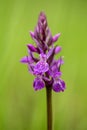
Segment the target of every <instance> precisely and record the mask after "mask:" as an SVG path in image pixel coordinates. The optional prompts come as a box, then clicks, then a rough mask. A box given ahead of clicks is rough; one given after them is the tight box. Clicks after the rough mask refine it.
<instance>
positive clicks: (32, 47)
mask: <svg viewBox="0 0 87 130" xmlns="http://www.w3.org/2000/svg"><path fill="white" fill-rule="evenodd" d="M27 47H28V49H29V50H31V51H32V52H38V50H37V48H35V47H34V46H33V45H32V44H28V45H27Z"/></svg>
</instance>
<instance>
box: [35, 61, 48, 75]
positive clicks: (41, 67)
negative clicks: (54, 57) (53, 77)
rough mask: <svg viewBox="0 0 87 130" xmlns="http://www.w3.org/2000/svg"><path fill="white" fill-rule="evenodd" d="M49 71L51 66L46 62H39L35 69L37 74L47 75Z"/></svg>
mask: <svg viewBox="0 0 87 130" xmlns="http://www.w3.org/2000/svg"><path fill="white" fill-rule="evenodd" d="M48 70H49V65H48V63H46V62H44V61H39V62H37V64H36V65H35V67H34V73H35V74H41V73H45V72H47V71H48Z"/></svg>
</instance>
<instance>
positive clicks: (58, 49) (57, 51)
mask: <svg viewBox="0 0 87 130" xmlns="http://www.w3.org/2000/svg"><path fill="white" fill-rule="evenodd" d="M61 50H62V47H61V46H57V47H56V48H55V54H58V53H59V52H60V51H61Z"/></svg>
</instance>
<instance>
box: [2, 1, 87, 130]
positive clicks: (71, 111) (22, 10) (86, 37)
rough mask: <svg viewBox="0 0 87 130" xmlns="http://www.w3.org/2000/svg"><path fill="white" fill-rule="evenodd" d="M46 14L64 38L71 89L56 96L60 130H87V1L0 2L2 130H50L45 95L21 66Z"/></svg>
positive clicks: (56, 125)
mask: <svg viewBox="0 0 87 130" xmlns="http://www.w3.org/2000/svg"><path fill="white" fill-rule="evenodd" d="M40 11H44V12H45V13H46V15H47V18H48V23H49V27H50V29H51V31H52V34H53V35H54V34H56V33H58V32H61V37H60V38H59V41H58V42H57V43H56V44H59V45H61V46H62V48H63V49H62V52H61V55H64V60H65V64H64V65H63V66H62V71H63V76H62V78H63V79H64V80H65V81H66V84H67V89H66V91H65V92H64V93H55V92H53V95H52V96H53V118H54V130H87V0H43V1H42V0H0V130H46V94H45V89H43V90H41V91H38V92H35V91H34V90H33V87H32V82H33V79H34V77H33V76H32V75H30V74H29V72H28V70H27V66H26V65H23V64H21V63H20V62H19V61H20V59H21V57H23V56H24V55H27V47H26V44H27V43H34V42H33V41H32V39H31V38H30V36H29V31H30V30H32V31H33V30H34V27H35V26H36V23H37V18H38V15H39V13H40Z"/></svg>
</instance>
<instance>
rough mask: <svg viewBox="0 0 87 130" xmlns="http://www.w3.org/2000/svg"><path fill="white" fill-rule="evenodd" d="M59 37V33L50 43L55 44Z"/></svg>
mask: <svg viewBox="0 0 87 130" xmlns="http://www.w3.org/2000/svg"><path fill="white" fill-rule="evenodd" d="M59 37H60V33H58V34H56V35H55V36H54V37H53V38H52V42H56V41H57V40H58V38H59Z"/></svg>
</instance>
